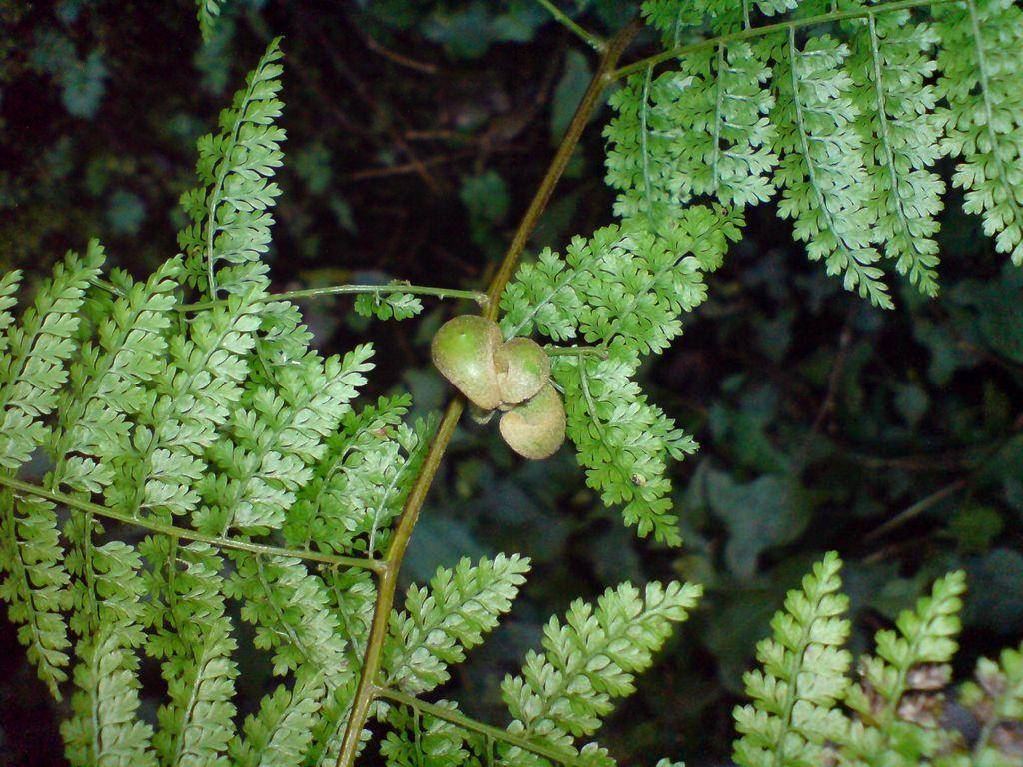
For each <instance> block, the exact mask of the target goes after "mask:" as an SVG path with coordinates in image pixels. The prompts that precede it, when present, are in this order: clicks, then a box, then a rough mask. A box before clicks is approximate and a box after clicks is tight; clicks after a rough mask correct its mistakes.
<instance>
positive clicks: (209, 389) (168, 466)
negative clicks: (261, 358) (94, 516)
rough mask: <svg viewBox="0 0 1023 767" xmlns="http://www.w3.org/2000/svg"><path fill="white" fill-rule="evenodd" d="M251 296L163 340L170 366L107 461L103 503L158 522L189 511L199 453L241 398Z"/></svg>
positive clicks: (254, 320)
mask: <svg viewBox="0 0 1023 767" xmlns="http://www.w3.org/2000/svg"><path fill="white" fill-rule="evenodd" d="M258 296H259V294H250V295H248V296H231V297H230V298H229V299H228V300H227V301H226V302H224V303H223V304H218V305H217V306H214V307H213V308H211V309H210V310H208V311H205V312H203V314H202V315H201V316H199V317H197V318H196V319H195V320H194V321H193V322H191V323H190V324H189V325H188V331H187V335H186V334H184V333H182V334H175V335H173V336H171V338H170V340H169V352H170V364H169V365H168V366H167V367H166V368H164V369H163V370H161V371H160V373H159V375H158V376H157V378H156V380H155V381H154V383H153V386H152V387H151V390H150V392H149V397H148V399H147V400H146V401H145V403H144V405H143V407H142V408H141V409H140V412H139V413H138V415H137V417H136V428H135V432H134V435H133V437H132V440H131V445H130V447H129V449H128V450H127V451H126V452H125V454H124V455H123V456H121V457H120V458H118V460H117V461H116V462H115V464H114V466H115V473H116V480H115V482H114V484H113V485H112V486H111V487H110V488H109V489H108V490H107V493H106V495H107V502H108V503H109V504H110V505H111V506H114V507H117V508H120V509H122V510H124V511H126V512H128V513H130V514H136V515H142V516H148V515H155V516H156V517H157V518H159V519H161V520H162V521H164V522H170V521H171V520H172V518H173V517H174V516H180V515H185V514H189V513H191V512H192V511H194V510H195V508H196V506H197V505H198V503H199V493H198V491H197V490H196V488H195V486H196V485H197V484H198V480H199V479H200V478H201V477H202V476H203V474H204V473H205V469H206V462H205V461H204V460H203V451H204V450H205V449H206V448H208V447H210V445H212V444H213V443H214V442H215V441H216V439H217V430H218V428H219V427H222V426H223V425H224V423H225V422H226V421H227V418H228V415H229V414H230V412H231V410H232V409H234V407H235V406H236V405H237V403H238V402H239V400H240V398H241V394H242V385H241V384H242V381H244V379H245V378H246V376H247V374H248V370H249V368H248V361H247V359H246V358H247V356H248V354H249V353H250V352H251V350H252V348H253V346H254V344H255V336H254V334H255V331H256V330H257V329H258V328H259V325H260V316H259V311H260V306H261V304H259V303H258V300H257V299H258Z"/></svg>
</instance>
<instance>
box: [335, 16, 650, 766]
mask: <svg viewBox="0 0 1023 767" xmlns="http://www.w3.org/2000/svg"><path fill="white" fill-rule="evenodd" d="M640 27H641V25H640V23H639V22H638V21H633V22H631V23H629V24H628V25H626V26H625V27H624V28H622V30H621V31H619V32H618V33H617V34H616V35H615V36H614V37H613V38H611V40H609V41H608V44H607V49H606V50H605V52H604V54H603V55H602V56H601V59H600V64H599V66H598V67H597V71H596V73H594V75H593V79H592V80H591V81H590V85H589V87H588V88H587V89H586V93H584V94H583V97H582V100H581V101H580V102H579V106H578V107H577V108H576V112H575V115H574V116H573V117H572V122H571V123H570V124H569V126H568V130H567V131H566V132H565V137H564V138H563V139H562V141H561V145H560V146H559V147H558V150H557V152H556V153H555V155H554V158H553V160H551V164H550V167H548V169H547V173H546V175H545V176H544V178H543V181H542V182H541V183H540V187H539V189H537V191H536V194H535V195H534V196H533V200H532V202H531V203H530V205H529V208H528V209H527V210H526V212H525V214H524V215H523V217H522V221H521V222H520V223H519V227H518V229H517V230H516V232H515V236H514V237H513V238H512V241H511V244H510V245H509V246H508V251H507V252H506V253H505V255H504V259H503V261H502V262H501V266H500V267H499V268H498V270H497V274H495V275H494V279H493V280H492V281H491V283H490V287H489V288H488V289H487V298H488V301H487V304H486V308H485V309H484V312H483V316H484V317H487V318H488V319H491V320H496V319H497V314H498V311H499V308H500V306H499V304H500V301H501V294H502V293H504V289H505V287H506V286H507V285H508V282H509V280H511V277H512V274H514V272H515V268H516V266H518V262H519V257H520V256H521V255H522V251H523V250H524V249H525V247H526V243H527V242H528V240H529V236H530V235H531V234H532V232H533V229H534V228H536V224H537V222H538V221H539V220H540V216H541V215H542V214H543V211H544V208H546V207H547V203H548V201H549V200H550V198H551V194H552V193H553V192H554V187H555V186H557V184H558V181H559V180H560V179H561V175H562V173H564V171H565V166H567V165H568V161H569V159H571V157H572V152H573V151H574V150H575V147H576V144H578V143H579V139H580V137H581V136H582V134H583V130H584V129H585V128H586V124H587V122H589V118H590V114H591V113H592V112H593V109H594V107H595V106H596V104H597V102H598V100H599V99H600V96H601V94H602V93H603V92H604V89H605V88H606V87H607V85H608V84H609V83H610V82H611V81H612V78H611V73H612V72H613V71H614V68H615V66H616V65H617V63H618V59H619V57H620V56H621V55H622V52H623V51H624V50H625V48H626V46H628V44H629V43H630V42H631V41H632V38H633V37H635V35H636V33H637V32H638V31H639V29H640ZM464 409H465V399H464V398H463V397H460V396H456V397H455V398H454V399H453V400H451V402H450V403H449V404H448V407H447V410H445V412H444V417H443V418H442V419H441V422H440V426H439V427H438V429H437V434H436V436H434V438H433V442H432V443H431V444H430V449H429V452H428V453H427V454H426V459H425V460H424V461H423V466H422V468H421V469H420V470H419V474H418V475H417V476H416V479H415V481H414V483H413V485H412V489H411V491H410V492H409V496H408V498H407V499H406V501H405V507H404V509H402V512H401V516H400V517H399V518H398V523H397V527H396V528H395V532H394V538H393V539H392V540H391V545H390V547H389V548H388V550H387V555H386V556H385V558H384V568H383V570H382V571H380V573H379V581H378V588H377V599H376V604H375V606H374V609H373V623H372V625H371V627H370V633H369V641H368V642H367V645H366V657H365V658H364V660H363V664H362V671H361V673H360V676H359V686H358V688H357V690H356V693H355V700H354V702H353V703H352V709H351V713H350V715H349V717H348V723H347V726H346V728H345V734H344V738H343V739H342V740H341V749H340V751H339V753H338V757H337V762H336V765H337V767H353V765H354V764H355V757H356V755H357V754H358V750H359V739H360V738H359V736H360V735H361V733H362V729H363V727H365V725H366V720H367V718H368V716H369V709H370V705H371V704H372V703H373V699H374V698H375V697H377V696H378V695H379V688H378V687H377V686H376V676H377V672H378V671H379V669H380V657H381V654H382V652H383V646H384V640H385V639H386V638H387V624H388V618H389V616H390V614H391V608H392V606H393V605H394V592H395V589H396V587H397V584H398V571H399V570H400V569H401V563H402V561H403V559H404V558H405V550H406V549H407V548H408V544H409V540H410V539H411V538H412V531H413V530H414V529H415V526H416V522H417V521H418V519H419V512H420V510H421V509H422V507H423V503H424V502H425V501H426V496H427V494H428V493H429V491H430V487H431V485H432V484H433V480H434V477H435V476H436V475H437V470H438V469H439V468H440V464H441V460H442V459H443V457H444V453H445V451H446V450H447V447H448V443H449V442H451V437H452V436H453V435H454V433H455V428H456V427H457V426H458V420H459V418H461V416H462V411H463V410H464Z"/></svg>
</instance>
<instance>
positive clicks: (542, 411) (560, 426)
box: [501, 383, 565, 461]
mask: <svg viewBox="0 0 1023 767" xmlns="http://www.w3.org/2000/svg"><path fill="white" fill-rule="evenodd" d="M501 436H502V437H504V441H505V442H507V443H508V447H510V448H511V449H512V450H514V451H515V452H516V453H518V454H519V455H521V456H522V457H523V458H530V459H532V460H534V461H539V460H542V459H544V458H549V457H550V456H552V455H554V453H555V451H556V450H557V449H558V448H559V447H561V443H562V442H564V441H565V405H564V403H563V402H562V401H561V395H560V394H558V391H557V389H555V388H554V386H552V385H551V384H549V383H548V384H546V385H545V386H544V387H543V388H542V389H541V390H540V392H539V393H538V394H537V395H536V396H535V397H533V398H532V399H530V400H527V401H525V402H523V403H522V404H521V405H517V406H515V407H514V408H512V409H511V410H509V411H508V412H507V413H505V414H504V415H503V416H501Z"/></svg>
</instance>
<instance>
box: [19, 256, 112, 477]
mask: <svg viewBox="0 0 1023 767" xmlns="http://www.w3.org/2000/svg"><path fill="white" fill-rule="evenodd" d="M103 259H104V255H103V248H102V247H101V246H100V244H99V243H98V242H96V241H95V240H93V241H91V242H90V243H89V247H88V249H87V250H86V253H85V256H84V257H83V258H79V257H78V256H77V255H76V254H74V253H68V255H67V257H66V258H65V260H64V262H63V263H61V264H58V266H57V267H56V268H55V269H54V272H53V277H52V278H51V279H50V280H49V281H48V282H47V283H46V284H45V285H43V287H42V288H41V289H40V290H39V292H38V294H37V295H36V297H35V300H34V301H33V304H32V306H31V307H29V308H28V309H27V310H26V311H25V315H24V317H23V318H22V321H21V324H20V326H18V327H13V328H11V329H10V330H8V332H7V333H6V335H5V342H6V344H7V347H8V348H7V349H6V350H5V353H4V356H3V357H2V358H0V387H2V389H0V397H2V407H3V421H2V423H0V467H2V468H3V469H6V470H10V471H16V470H17V469H18V468H19V467H20V466H21V465H22V464H23V463H25V461H27V460H28V459H29V458H30V457H31V455H32V452H33V451H34V450H35V449H36V447H38V446H39V445H40V444H42V443H43V441H44V440H45V438H46V434H47V430H46V427H45V426H44V424H43V423H42V418H43V417H45V416H47V415H49V413H51V412H52V411H53V409H54V407H56V405H57V393H58V390H59V389H60V387H62V386H63V385H64V383H65V382H66V381H67V376H68V373H67V370H66V369H65V367H64V363H65V362H66V361H67V359H68V358H69V357H70V356H71V354H72V353H73V352H74V351H75V349H76V346H77V345H76V343H75V340H74V334H75V333H76V331H77V330H78V327H79V324H80V321H81V316H80V314H79V311H80V309H81V306H82V302H83V300H84V297H85V290H86V288H87V287H88V285H89V283H90V281H91V280H92V279H94V278H95V277H96V276H97V275H98V274H99V269H100V266H101V265H102V263H103Z"/></svg>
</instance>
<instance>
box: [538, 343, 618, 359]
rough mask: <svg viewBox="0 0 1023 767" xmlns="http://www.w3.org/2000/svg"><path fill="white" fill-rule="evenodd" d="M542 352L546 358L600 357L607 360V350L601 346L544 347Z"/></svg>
mask: <svg viewBox="0 0 1023 767" xmlns="http://www.w3.org/2000/svg"><path fill="white" fill-rule="evenodd" d="M543 350H544V351H545V352H547V356H548V357H600V358H601V359H605V360H606V359H607V349H606V348H604V347H603V346H545V347H543Z"/></svg>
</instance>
